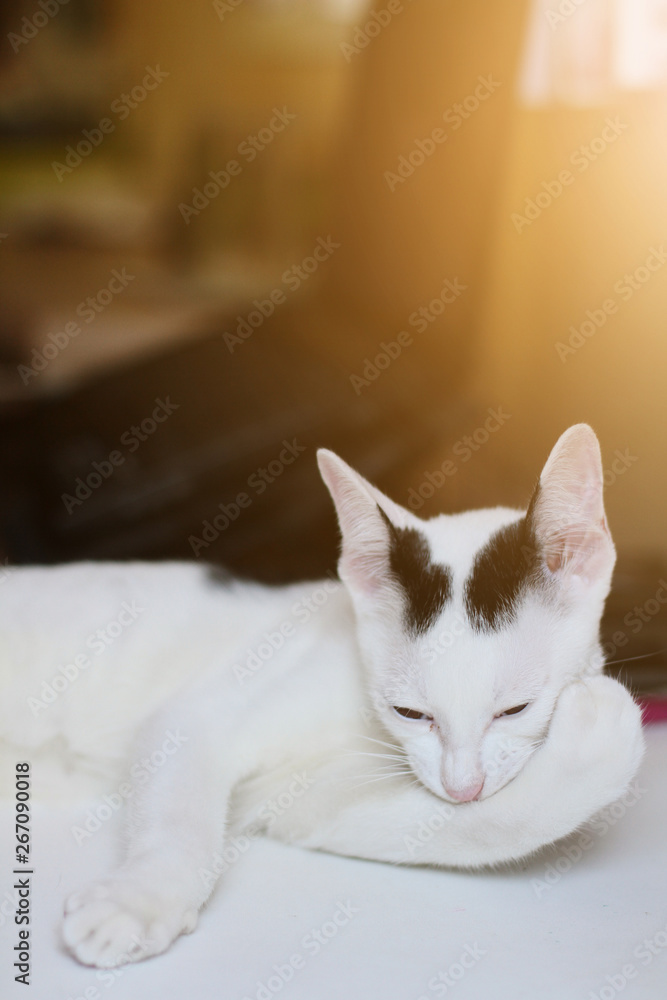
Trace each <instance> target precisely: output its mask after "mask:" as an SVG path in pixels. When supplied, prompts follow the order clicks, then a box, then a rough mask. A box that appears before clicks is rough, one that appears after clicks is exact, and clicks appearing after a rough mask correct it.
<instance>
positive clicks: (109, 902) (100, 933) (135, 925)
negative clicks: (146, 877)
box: [62, 883, 192, 968]
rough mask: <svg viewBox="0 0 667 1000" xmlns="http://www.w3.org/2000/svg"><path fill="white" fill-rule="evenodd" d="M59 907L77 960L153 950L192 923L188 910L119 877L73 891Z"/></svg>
mask: <svg viewBox="0 0 667 1000" xmlns="http://www.w3.org/2000/svg"><path fill="white" fill-rule="evenodd" d="M65 913H66V916H65V920H64V922H63V930H62V934H63V940H64V942H65V945H66V946H67V948H68V949H69V951H70V952H71V953H72V954H73V955H74V957H75V958H77V959H78V960H79V962H81V963H82V964H83V965H93V966H97V967H99V968H113V967H115V966H117V965H125V964H127V963H128V962H137V961H139V960H141V959H143V958H148V957H149V956H151V955H158V954H160V952H162V951H164V950H165V949H166V948H167V947H168V946H169V945H170V944H171V942H172V941H173V940H174V938H175V937H177V935H178V934H179V933H181V931H183V930H186V929H188V930H189V929H190V925H191V924H192V920H191V919H189V917H190V914H189V913H183V912H182V911H181V910H180V908H175V907H172V908H171V909H170V908H169V906H166V905H165V902H164V900H159V899H157V898H156V897H151V896H150V895H148V894H147V893H145V892H144V891H142V890H141V889H136V888H132V887H131V886H128V885H126V884H122V883H119V884H118V885H114V884H113V883H99V884H97V885H94V886H91V887H90V889H88V890H86V891H85V892H82V893H74V894H73V895H72V896H70V897H69V898H68V900H67V902H66V904H65Z"/></svg>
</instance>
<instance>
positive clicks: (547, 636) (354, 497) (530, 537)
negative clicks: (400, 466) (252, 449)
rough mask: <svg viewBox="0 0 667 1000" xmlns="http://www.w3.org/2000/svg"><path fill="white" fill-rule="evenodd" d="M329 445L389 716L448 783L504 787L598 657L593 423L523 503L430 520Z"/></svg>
mask: <svg viewBox="0 0 667 1000" xmlns="http://www.w3.org/2000/svg"><path fill="white" fill-rule="evenodd" d="M318 459H319V464H320V471H321V473H322V476H323V478H324V481H325V482H326V484H327V486H328V488H329V490H330V492H331V495H332V497H333V500H334V503H335V505H336V510H337V513H338V519H339V523H340V528H341V533H342V552H341V558H340V562H339V574H340V577H341V579H342V580H343V582H344V583H345V585H346V587H347V589H348V591H349V593H350V595H351V598H352V601H353V604H354V608H355V612H356V618H357V626H358V635H359V642H360V647H361V650H362V655H363V658H364V661H365V665H366V668H367V672H368V680H369V687H370V694H371V697H372V700H373V703H374V706H375V710H376V711H377V713H378V715H379V718H380V719H381V721H382V722H383V724H384V726H385V727H386V729H387V730H389V732H390V733H391V734H393V736H394V737H395V740H396V741H397V742H398V743H400V745H401V746H402V747H403V748H404V750H405V752H406V753H407V755H408V758H409V761H410V765H411V767H412V769H413V770H414V772H415V774H416V775H417V776H418V777H419V778H420V780H421V781H422V782H423V784H424V785H426V786H427V787H428V788H429V789H431V791H433V792H434V793H435V794H436V795H439V796H441V797H443V798H445V799H448V800H449V801H451V802H467V801H470V800H472V799H476V798H486V797H487V796H489V795H492V794H493V793H494V792H496V791H498V789H500V788H502V787H503V785H506V784H507V782H508V781H510V780H511V779H512V778H513V777H515V775H516V774H517V773H518V772H519V771H520V770H521V768H522V767H523V765H524V764H525V763H526V761H527V760H528V758H529V757H530V755H531V754H532V753H533V751H534V750H535V749H536V748H537V747H538V746H539V744H540V742H541V741H542V740H543V739H544V737H545V735H546V732H547V729H548V726H549V721H550V718H551V715H552V712H553V709H554V705H555V702H556V699H557V698H558V695H559V693H560V692H561V691H562V689H563V687H564V686H565V685H566V684H567V683H569V682H570V681H572V680H574V679H575V678H576V677H578V676H584V675H586V674H589V673H596V672H598V671H599V670H600V668H601V666H602V662H603V657H602V652H601V649H600V645H599V640H598V634H599V624H600V617H601V615H602V610H603V606H604V600H605V598H606V596H607V593H608V591H609V586H610V582H611V574H612V570H613V566H614V561H615V551H614V546H613V543H612V540H611V537H610V534H609V529H608V527H607V522H606V518H605V513H604V506H603V501H602V476H603V473H602V464H601V460H600V449H599V445H598V442H597V438H596V437H595V434H594V433H593V431H592V430H591V428H590V427H588V426H587V425H586V424H577V425H576V426H574V427H571V428H570V429H569V430H568V431H566V432H565V434H563V435H562V437H561V438H560V439H559V441H558V442H557V444H556V446H555V447H554V449H553V451H552V452H551V455H550V456H549V459H548V461H547V463H546V465H545V467H544V469H543V471H542V475H541V476H540V480H539V483H538V484H537V487H536V489H535V492H534V493H533V497H532V499H531V501H530V505H529V507H528V510H527V511H525V512H524V511H517V510H511V509H509V508H506V507H496V508H492V509H485V510H473V511H469V512H466V513H463V514H454V515H441V516H439V517H434V518H432V519H431V520H429V521H424V520H421V519H420V518H418V517H416V516H415V514H413V513H412V512H411V511H408V510H406V509H405V508H403V507H401V506H399V505H398V504H396V503H394V502H392V501H391V500H389V499H388V497H386V496H384V494H382V493H381V492H380V491H379V490H377V489H376V488H375V487H373V486H371V484H370V483H368V482H366V480H365V479H363V478H362V477H361V476H360V475H359V474H358V473H356V472H355V471H354V470H353V469H351V468H350V467H349V466H348V465H346V464H345V462H343V461H342V460H341V459H340V458H338V457H337V456H336V455H334V454H333V453H332V452H329V451H323V450H321V451H320V452H319V453H318Z"/></svg>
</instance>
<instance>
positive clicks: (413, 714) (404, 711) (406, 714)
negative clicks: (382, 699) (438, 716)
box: [394, 705, 433, 722]
mask: <svg viewBox="0 0 667 1000" xmlns="http://www.w3.org/2000/svg"><path fill="white" fill-rule="evenodd" d="M394 711H395V712H396V713H397V714H398V715H401V716H402V717H403V718H404V719H417V720H418V721H420V722H433V716H432V715H426V714H425V713H424V712H418V711H417V709H416V708H401V706H400V705H394Z"/></svg>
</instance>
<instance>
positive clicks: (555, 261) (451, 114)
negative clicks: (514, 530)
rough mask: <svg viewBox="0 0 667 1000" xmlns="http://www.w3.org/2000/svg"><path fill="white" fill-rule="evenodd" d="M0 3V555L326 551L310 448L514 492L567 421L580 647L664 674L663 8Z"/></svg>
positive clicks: (425, 510) (271, 569)
mask: <svg viewBox="0 0 667 1000" xmlns="http://www.w3.org/2000/svg"><path fill="white" fill-rule="evenodd" d="M0 24H1V27H2V32H1V38H0V53H1V55H0V132H1V134H2V152H1V154H0V178H1V185H0V188H1V194H0V262H1V276H0V455H1V458H2V476H1V477H0V543H1V545H2V550H3V554H2V558H3V565H2V579H3V580H8V579H11V567H12V565H15V564H20V563H26V562H55V561H60V560H71V559H129V558H141V559H162V558H198V559H202V560H206V561H210V562H213V563H218V564H222V565H224V566H226V567H228V568H230V569H231V570H233V571H234V572H236V573H240V574H243V575H245V576H249V577H252V578H255V579H260V580H264V581H268V582H282V581H288V580H295V579H302V578H304V577H315V576H319V575H322V574H323V573H325V572H326V571H328V570H333V569H334V567H335V561H336V545H337V540H336V526H335V521H334V516H333V511H332V508H331V505H330V502H329V500H328V496H327V494H326V491H325V490H324V487H323V486H322V485H321V483H320V481H319V479H318V476H317V473H316V466H315V461H314V450H315V448H316V447H318V446H320V445H323V446H327V447H330V448H333V449H334V450H336V451H338V452H339V453H340V454H341V455H342V456H343V457H344V458H345V459H346V460H347V461H349V462H350V463H352V464H353V465H355V467H357V468H358V469H359V471H361V472H362V473H363V474H364V475H366V476H367V477H368V478H370V479H371V480H373V481H374V482H375V483H377V485H378V486H380V487H381V488H382V489H384V490H385V491H387V492H389V493H390V494H391V495H392V496H393V497H394V499H396V500H398V501H399V502H401V503H403V504H405V505H408V506H410V507H411V508H412V509H413V510H415V511H416V512H418V513H420V514H422V515H424V516H431V515H433V514H436V513H439V512H443V511H447V512H449V511H452V512H453V511H456V510H461V509H463V508H466V507H469V506H484V505H495V504H498V503H503V504H508V505H523V504H525V503H526V502H527V499H528V497H529V496H530V493H531V490H532V487H533V484H534V482H535V480H536V478H537V476H538V475H539V472H540V469H541V467H542V465H543V463H544V461H545V459H546V457H547V455H548V453H549V450H550V449H551V447H552V446H553V444H554V443H555V440H556V439H557V437H558V435H559V434H560V433H561V432H562V431H563V430H564V429H565V428H566V427H567V426H569V425H570V424H572V423H575V422H578V421H588V422H590V423H591V424H592V425H593V427H594V428H595V430H596V431H597V433H598V434H599V437H600V440H601V444H602V448H603V455H604V462H605V482H606V485H607V510H608V515H609V520H610V524H611V528H612V533H613V535H614V538H615V541H616V544H617V548H618V550H619V564H618V571H617V575H616V583H615V588H614V592H613V594H612V598H611V600H610V603H609V611H608V615H607V619H606V621H605V625H604V633H605V634H604V638H605V643H606V647H605V648H606V650H607V652H608V654H609V658H610V660H613V661H615V663H614V666H613V667H612V669H614V670H617V671H620V672H623V673H624V675H625V676H631V678H632V680H633V682H634V683H636V684H637V685H639V686H640V687H642V688H643V689H645V690H658V689H660V688H661V686H662V684H663V678H664V677H666V676H667V674H665V653H664V647H665V646H667V636H666V635H665V621H666V618H665V610H664V609H665V606H667V583H664V581H665V580H667V566H666V562H667V519H666V518H665V514H664V506H665V505H664V497H665V493H666V488H667V463H666V462H665V445H664V428H665V426H666V424H667V396H666V394H665V392H664V388H663V379H664V377H665V370H666V368H665V363H666V361H667V342H666V341H665V322H666V320H667V249H666V247H665V245H664V244H663V241H665V243H667V197H666V196H665V190H664V189H665V177H666V176H667V133H666V130H665V121H667V2H665V0H504V2H503V3H502V4H488V3H486V2H482V0H378V2H376V3H375V4H371V3H368V2H362V0H214V2H210V0H205V2H204V0H201V2H200V0H197V2H193V3H190V4H184V3H176V2H175V0H162V2H160V3H157V2H156V0H144V2H142V3H141V4H137V3H130V2H128V0H69V2H63V0H14V2H12V3H11V4H10V3H9V2H2V3H1V4H0ZM663 583H664V587H663ZM647 654H648V655H647ZM635 656H642V657H644V658H643V659H641V660H634V659H632V660H631V661H629V658H631V657H635Z"/></svg>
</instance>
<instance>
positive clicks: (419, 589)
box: [378, 507, 452, 634]
mask: <svg viewBox="0 0 667 1000" xmlns="http://www.w3.org/2000/svg"><path fill="white" fill-rule="evenodd" d="M378 510H379V511H380V513H381V514H382V517H383V518H384V521H385V523H386V525H387V528H388V530H389V540H390V549H389V569H390V571H391V575H392V576H393V578H394V580H395V581H396V583H398V584H399V586H400V587H401V589H402V591H403V593H404V595H405V624H406V627H407V628H408V630H409V631H411V632H413V633H415V634H419V633H422V632H426V631H427V629H428V628H429V626H430V625H433V623H434V622H435V620H436V618H437V617H438V615H439V614H440V612H441V611H442V609H443V607H444V606H445V602H446V601H448V600H449V599H450V598H451V596H452V576H451V573H450V571H449V570H448V569H447V567H446V566H440V565H438V563H434V562H431V551H430V549H429V546H428V542H427V541H426V539H425V538H424V536H423V535H422V534H421V533H420V532H419V531H417V530H416V529H415V528H396V527H394V525H393V524H392V523H391V521H390V520H389V518H388V517H387V515H386V514H385V512H384V511H383V510H382V509H381V508H379V507H378Z"/></svg>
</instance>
